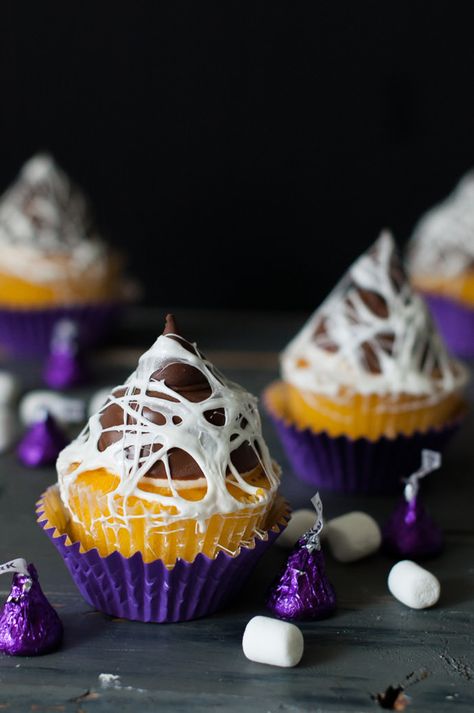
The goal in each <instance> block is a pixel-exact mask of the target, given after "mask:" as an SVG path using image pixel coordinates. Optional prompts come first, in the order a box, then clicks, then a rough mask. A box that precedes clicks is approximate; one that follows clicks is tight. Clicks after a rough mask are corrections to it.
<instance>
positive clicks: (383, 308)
mask: <svg viewBox="0 0 474 713" xmlns="http://www.w3.org/2000/svg"><path fill="white" fill-rule="evenodd" d="M357 293H358V295H359V297H360V298H361V300H362V302H363V303H364V304H365V306H366V307H367V309H369V310H370V311H371V312H372V313H373V314H375V315H376V316H377V317H380V318H381V319H387V317H388V315H389V311H388V305H387V302H386V300H385V298H384V297H382V295H380V294H379V293H378V292H374V291H373V290H366V289H364V288H363V287H357Z"/></svg>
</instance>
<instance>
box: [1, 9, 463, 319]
mask: <svg viewBox="0 0 474 713" xmlns="http://www.w3.org/2000/svg"><path fill="white" fill-rule="evenodd" d="M473 7H474V6H473V5H472V3H462V2H457V3H454V2H428V1H426V2H413V1H412V2H406V3H404V2H397V3H395V2H393V3H392V2H381V1H380V0H378V2H354V1H349V0H346V1H344V2H341V1H339V2H338V1H335V2H316V0H314V1H313V2H298V1H297V0H293V1H291V2H290V1H288V2H281V0H273V1H272V2H268V3H261V2H250V3H245V2H230V1H229V0H220V1H219V2H216V3H207V2H200V1H199V0H193V1H192V2H179V1H177V0H169V1H168V2H166V3H165V2H152V1H150V2H138V1H135V2H128V3H121V2H99V1H97V2H90V3H89V2H80V3H79V2H77V3H73V2H64V1H62V2H57V3H53V2H48V1H46V2H44V1H43V2H30V3H28V2H2V5H1V19H0V79H1V97H2V101H1V107H0V151H1V156H0V158H1V160H0V188H2V189H3V188H4V187H6V185H7V184H8V183H9V182H10V181H11V180H12V179H13V177H14V175H15V173H16V172H17V170H18V168H19V166H20V164H21V163H22V162H23V161H24V160H26V159H27V158H28V157H29V156H30V155H31V154H32V153H33V152H34V151H36V150H38V149H41V148H47V149H49V150H50V151H52V152H53V153H54V155H55V156H56V158H57V159H58V161H59V162H60V163H61V164H62V165H63V166H64V168H65V169H66V170H67V171H68V172H70V173H71V174H72V175H73V176H74V177H75V178H76V179H77V181H78V182H79V183H80V184H82V186H83V187H85V188H86V189H87V191H88V193H89V195H90V196H91V198H92V200H93V202H94V206H95V211H96V215H97V217H98V220H99V223H100V225H101V226H102V227H103V229H104V231H105V232H106V234H107V235H108V237H109V239H110V240H111V241H112V242H114V243H116V244H117V245H120V246H123V247H124V248H126V249H127V251H128V253H129V255H130V268H131V272H133V273H134V274H135V275H136V276H138V277H140V278H141V279H142V280H143V281H144V283H145V287H146V300H147V301H148V302H150V303H154V304H174V305H184V306H215V307H270V308H283V309H285V308H294V307H304V308H312V307H314V306H316V304H317V303H318V302H319V301H320V299H321V298H322V297H323V296H324V295H325V293H326V292H327V291H328V290H329V289H330V287H331V286H332V284H333V283H334V282H335V281H336V280H337V279H338V277H339V275H340V273H341V272H342V271H343V270H344V269H345V267H346V266H347V264H348V263H349V261H351V260H352V259H353V258H354V257H356V255H357V254H358V253H359V252H361V251H362V250H363V249H364V248H365V247H367V246H368V245H369V244H370V243H371V242H372V241H373V240H374V239H375V238H376V237H377V234H378V231H379V229H380V228H381V227H382V226H390V227H391V228H392V229H393V230H394V231H395V234H396V236H397V238H398V239H399V240H400V242H404V241H405V240H406V238H407V237H408V235H409V233H410V230H411V228H412V226H413V223H414V222H415V220H416V218H417V217H418V215H419V213H420V212H421V211H423V210H425V209H426V208H427V207H428V206H429V205H431V204H432V203H433V202H435V201H437V200H439V199H440V198H441V197H443V196H444V195H445V194H446V193H447V192H448V191H449V190H450V189H451V188H452V186H453V185H454V183H455V182H456V180H457V179H458V177H459V176H460V175H461V174H462V173H463V172H465V171H466V170H468V169H469V168H470V167H471V166H472V165H473V164H474V116H473V111H472V109H473V73H472V69H473V59H474V42H473V26H474V24H473V20H474V11H473Z"/></svg>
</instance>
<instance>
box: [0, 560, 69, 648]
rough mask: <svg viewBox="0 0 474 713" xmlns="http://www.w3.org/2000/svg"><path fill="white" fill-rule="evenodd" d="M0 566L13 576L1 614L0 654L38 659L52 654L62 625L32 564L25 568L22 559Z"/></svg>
mask: <svg viewBox="0 0 474 713" xmlns="http://www.w3.org/2000/svg"><path fill="white" fill-rule="evenodd" d="M19 563H21V566H19ZM11 565H13V567H12V566H11ZM2 567H7V568H8V569H6V570H3V571H13V572H16V574H15V575H14V577H13V582H12V588H11V591H10V595H9V597H8V599H7V601H6V602H5V604H4V605H3V608H2V610H1V613H0V651H3V652H4V653H6V654H8V655H9V656H38V655H40V654H47V653H49V652H51V651H54V650H55V649H57V648H58V647H59V645H60V643H61V640H62V636H63V625H62V623H61V620H60V618H59V616H58V615H57V613H56V611H55V610H54V609H53V607H52V606H51V604H50V603H49V602H48V600H47V599H46V597H45V595H44V594H43V591H42V589H41V587H40V584H39V581H38V574H37V572H36V569H35V567H34V565H32V564H30V565H28V568H26V562H25V561H24V560H14V561H13V562H8V563H7V564H6V565H2ZM0 569H1V568H0Z"/></svg>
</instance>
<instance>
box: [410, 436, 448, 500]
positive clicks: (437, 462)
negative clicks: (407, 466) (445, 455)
mask: <svg viewBox="0 0 474 713" xmlns="http://www.w3.org/2000/svg"><path fill="white" fill-rule="evenodd" d="M440 467H441V453H438V452H437V451H430V450H428V449H427V448H425V449H424V450H422V451H421V466H420V467H419V468H418V470H417V471H416V472H415V473H413V474H412V475H410V477H409V478H406V479H405V481H404V482H405V483H406V485H405V490H404V495H405V500H406V501H407V502H408V503H409V502H411V501H412V500H414V499H415V498H416V496H417V495H418V490H419V488H420V485H419V481H420V480H421V478H424V477H425V475H428V473H431V472H432V471H433V470H437V469H438V468H440Z"/></svg>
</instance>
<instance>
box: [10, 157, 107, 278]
mask: <svg viewBox="0 0 474 713" xmlns="http://www.w3.org/2000/svg"><path fill="white" fill-rule="evenodd" d="M105 253H106V247H105V245H104V244H103V243H102V242H101V240H99V238H98V236H97V234H96V232H95V229H94V225H93V222H92V218H91V214H90V211H89V206H88V203H87V201H86V199H85V197H84V195H83V194H82V193H81V191H80V190H79V189H78V188H77V187H76V186H75V185H74V184H73V183H72V182H71V181H70V179H69V178H68V176H66V174H65V173H64V172H63V171H62V170H61V169H60V168H58V166H57V165H56V164H55V162H54V161H53V159H52V158H51V157H50V156H48V155H46V154H38V155H36V156H34V157H33V158H31V159H30V160H29V161H28V162H27V163H26V164H25V165H24V166H23V168H22V170H21V172H20V174H19V176H18V178H17V180H16V181H15V183H14V184H13V185H12V186H11V187H10V188H9V189H8V190H7V191H6V192H5V193H4V194H3V195H2V196H1V197H0V269H2V270H4V271H5V270H6V271H8V272H9V273H12V274H14V275H15V276H17V277H19V278H24V279H25V280H27V281H31V280H32V277H34V281H35V282H41V283H42V282H45V283H48V282H51V281H54V280H57V279H61V277H62V276H63V271H64V262H63V261H62V260H61V258H62V257H63V258H67V259H68V260H72V261H73V262H74V264H76V265H77V269H78V270H79V271H80V272H83V271H86V270H90V271H92V273H93V274H95V273H96V272H97V271H98V270H100V269H101V264H102V261H103V256H104V254H105ZM52 257H53V258H56V262H54V261H53V260H51V258H52ZM32 261H34V274H33V272H32V268H31V266H32Z"/></svg>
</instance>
